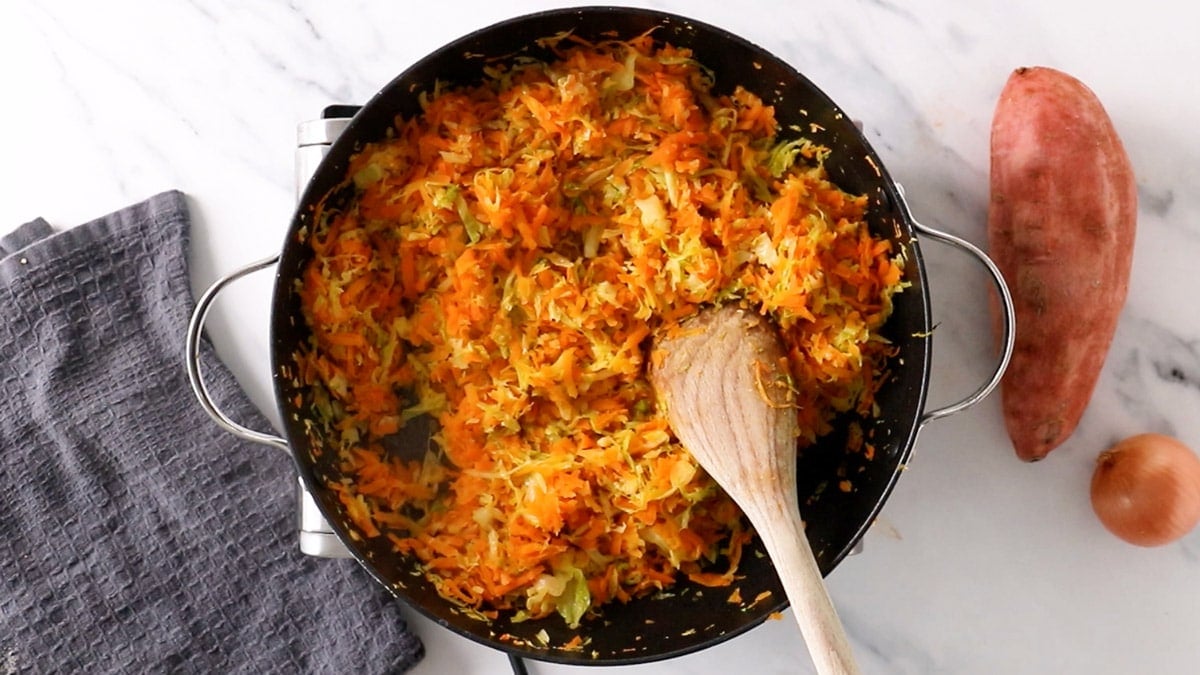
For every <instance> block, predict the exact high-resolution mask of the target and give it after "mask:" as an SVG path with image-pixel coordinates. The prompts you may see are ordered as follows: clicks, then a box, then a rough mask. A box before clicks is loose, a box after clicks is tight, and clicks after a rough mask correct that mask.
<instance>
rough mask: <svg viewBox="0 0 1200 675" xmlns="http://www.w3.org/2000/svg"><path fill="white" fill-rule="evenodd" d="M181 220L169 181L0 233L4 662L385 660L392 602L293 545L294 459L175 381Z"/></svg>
mask: <svg viewBox="0 0 1200 675" xmlns="http://www.w3.org/2000/svg"><path fill="white" fill-rule="evenodd" d="M188 223H189V220H188V209H187V202H186V200H185V198H184V196H183V195H182V194H181V193H179V192H167V193H163V194H160V195H157V196H154V197H152V198H150V199H149V200H147V201H145V202H142V203H139V204H136V205H133V206H130V207H128V208H126V209H123V210H121V211H118V212H116V213H113V214H111V215H108V216H105V217H103V218H100V219H98V220H95V221H93V222H90V223H87V224H86V225H82V226H80V227H77V228H74V229H70V230H67V231H65V232H61V233H58V234H55V233H53V232H52V230H51V228H50V226H49V225H47V224H46V223H45V222H44V221H40V220H39V221H34V222H32V223H29V224H27V225H25V226H23V227H21V228H20V229H18V230H17V231H15V232H13V233H12V234H10V235H9V236H7V237H4V238H3V240H0V673H16V672H21V673H24V672H55V673H63V672H70V673H104V672H121V673H144V672H204V673H218V672H219V673H230V672H244V673H268V672H271V673H274V672H279V673H308V672H329V673H399V672H403V671H405V670H407V669H408V668H409V667H411V666H412V665H413V664H415V663H416V662H417V661H419V660H420V658H421V656H422V655H423V648H422V646H421V643H420V641H419V640H418V639H417V637H416V636H414V635H413V634H412V633H410V632H409V631H408V629H407V628H406V626H405V623H404V620H403V618H402V617H401V613H400V608H399V607H398V606H397V605H398V603H397V602H395V601H394V600H392V599H391V598H390V596H388V594H387V592H386V591H385V590H383V589H382V588H381V587H379V586H378V585H376V584H375V583H374V582H373V581H371V580H370V578H369V576H368V575H367V574H366V572H365V571H364V570H362V569H361V568H360V567H358V566H357V564H356V563H354V562H353V561H349V560H317V559H312V558H309V557H307V556H305V555H303V554H301V553H300V552H299V550H298V548H297V545H296V524H295V522H296V521H295V517H296V516H295V510H296V508H297V504H296V497H295V477H294V473H293V471H292V465H291V462H290V460H289V459H288V458H287V457H286V456H285V455H284V453H281V452H279V451H277V450H272V449H270V448H267V447H262V446H256V445H253V444H251V443H247V442H244V441H240V440H238V439H236V438H235V437H233V436H231V435H229V434H228V433H226V432H225V431H223V430H221V429H220V428H218V427H217V426H216V425H215V424H213V423H212V422H211V421H210V420H209V419H208V417H207V416H206V415H205V414H204V412H203V411H202V410H201V409H200V407H199V406H198V405H197V404H196V402H195V401H194V399H193V398H192V394H191V390H190V389H189V388H188V383H187V379H186V374H185V368H184V352H185V350H184V336H185V331H186V326H187V322H188V317H189V314H190V312H191V309H192V305H193V300H192V295H191V291H190V289H189V286H188V274H187V244H188ZM202 358H203V362H204V364H205V381H206V382H207V383H208V384H209V386H210V388H211V390H212V394H213V396H214V398H215V399H216V401H217V403H218V404H219V405H220V406H221V407H222V409H224V410H225V411H227V412H229V413H230V414H231V416H233V417H234V418H235V419H239V420H241V421H243V422H244V423H246V424H248V425H249V426H252V427H257V428H262V429H266V428H268V426H267V422H266V421H265V420H264V419H263V418H262V416H261V415H260V414H259V412H258V411H257V410H256V409H255V408H254V406H253V405H252V404H251V403H250V401H249V400H248V399H247V398H246V397H245V395H244V394H243V393H242V392H241V391H240V390H239V388H238V386H237V384H236V382H235V381H234V379H233V377H232V375H231V374H230V373H229V371H228V370H227V369H225V368H224V367H223V366H222V365H221V364H220V362H219V361H218V359H217V357H216V355H215V353H214V352H213V350H212V349H211V347H210V346H209V345H208V344H207V343H206V344H205V345H204V350H203V354H202Z"/></svg>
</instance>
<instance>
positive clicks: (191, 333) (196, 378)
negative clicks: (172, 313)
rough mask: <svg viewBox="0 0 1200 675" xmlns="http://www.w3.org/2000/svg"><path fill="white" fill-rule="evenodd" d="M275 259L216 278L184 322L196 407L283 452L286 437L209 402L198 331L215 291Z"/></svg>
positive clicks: (276, 259)
mask: <svg viewBox="0 0 1200 675" xmlns="http://www.w3.org/2000/svg"><path fill="white" fill-rule="evenodd" d="M278 262H279V256H278V255H276V256H272V257H270V258H265V259H263V260H259V261H257V262H252V263H250V264H249V265H246V266H245V267H242V268H241V269H237V270H234V271H233V272H231V273H229V274H227V275H225V276H223V277H221V278H220V279H217V280H216V282H214V283H213V285H211V286H209V287H208V290H206V291H204V294H203V295H201V296H200V299H199V300H197V301H196V308H195V309H194V310H192V319H191V321H189V322H188V330H187V374H188V382H189V383H191V385H192V393H194V394H195V395H196V400H197V401H199V402H200V407H202V408H204V411H205V412H206V413H208V416H209V417H211V418H213V421H215V422H216V423H217V424H218V425H220V426H221V427H222V428H224V429H225V430H226V431H228V432H230V433H232V434H233V435H235V436H238V437H240V438H243V439H245V440H248V441H253V442H255V443H261V444H263V445H270V446H272V447H275V448H279V449H280V450H283V451H284V452H289V453H290V452H291V451H290V449H289V448H288V442H287V440H286V439H284V438H282V437H280V436H277V435H275V434H269V433H263V432H261V431H255V430H253V429H248V428H246V427H244V426H242V425H241V424H238V423H237V422H235V421H233V420H232V419H230V417H229V416H228V415H226V414H225V413H224V412H222V411H221V409H220V408H218V407H217V405H216V403H214V402H213V400H212V396H210V395H209V393H208V386H207V385H205V384H204V378H203V377H201V376H200V334H201V332H202V331H203V330H204V321H205V319H207V318H208V310H209V308H210V307H211V306H212V303H213V300H216V298H217V295H218V294H219V293H220V292H221V291H222V290H223V289H224V288H225V287H226V286H228V285H229V284H230V283H232V282H234V281H237V280H238V279H241V278H242V277H244V276H246V275H248V274H253V273H254V272H257V271H259V270H262V269H266V268H268V267H271V266H272V265H274V264H276V263H278Z"/></svg>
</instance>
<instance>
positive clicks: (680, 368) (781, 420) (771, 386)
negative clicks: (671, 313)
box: [650, 305, 798, 509]
mask: <svg viewBox="0 0 1200 675" xmlns="http://www.w3.org/2000/svg"><path fill="white" fill-rule="evenodd" d="M651 362H652V363H651V372H650V380H651V382H652V383H653V384H654V387H655V390H656V391H657V393H658V397H659V400H660V404H661V405H663V406H665V408H666V415H667V420H668V422H669V423H670V425H671V428H672V430H673V431H674V432H675V435H676V437H677V438H678V439H679V441H680V443H682V444H683V446H684V447H685V448H687V449H688V451H689V452H691V453H692V455H693V456H694V457H695V458H696V461H697V462H699V463H700V465H701V466H702V467H704V469H705V470H706V471H707V472H708V473H709V475H710V476H712V477H713V479H714V480H715V481H717V483H718V484H720V485H721V487H722V488H724V489H725V491H726V492H727V493H729V495H730V496H731V497H733V498H734V500H735V501H738V503H739V504H742V506H743V509H745V508H746V504H743V501H744V499H746V498H750V497H756V498H757V497H762V498H769V496H770V495H775V496H776V497H779V498H783V499H784V501H785V502H787V503H791V504H795V493H796V437H797V435H798V428H797V421H796V411H795V409H794V408H793V406H792V388H791V386H790V381H791V380H790V377H789V375H788V369H787V357H786V354H785V353H784V350H783V347H782V345H781V344H780V341H779V337H778V335H777V333H776V330H775V327H774V326H773V325H772V324H770V323H769V322H768V321H766V320H765V319H763V318H762V317H761V316H759V315H758V314H757V313H755V312H752V311H749V310H746V309H744V308H742V307H739V306H736V305H726V306H723V307H716V308H709V309H705V310H702V311H701V312H700V313H699V314H698V315H696V316H695V317H693V318H691V319H688V320H686V321H684V322H683V323H681V324H680V325H679V326H677V327H674V328H672V329H670V330H669V331H667V332H666V333H665V334H663V335H661V336H659V339H658V341H657V343H656V347H655V351H654V354H653V356H652V358H651Z"/></svg>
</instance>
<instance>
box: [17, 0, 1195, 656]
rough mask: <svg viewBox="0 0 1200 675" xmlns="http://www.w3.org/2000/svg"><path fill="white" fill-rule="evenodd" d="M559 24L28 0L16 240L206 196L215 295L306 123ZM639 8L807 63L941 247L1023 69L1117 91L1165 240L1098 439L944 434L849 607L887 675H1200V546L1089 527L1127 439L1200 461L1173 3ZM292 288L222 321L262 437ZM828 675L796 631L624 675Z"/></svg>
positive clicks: (937, 399) (889, 511)
mask: <svg viewBox="0 0 1200 675" xmlns="http://www.w3.org/2000/svg"><path fill="white" fill-rule="evenodd" d="M558 4H559V3H552V2H532V1H523V2H516V1H514V2H506V3H501V2H487V3H485V2H442V3H421V4H419V5H416V4H410V3H392V2H370V1H366V0H364V1H361V2H348V3H327V2H317V1H314V0H301V1H297V2H288V3H282V2H250V3H245V2H236V1H234V0H220V1H208V0H201V1H199V2H197V1H194V0H193V1H184V0H165V1H162V2H154V3H135V2H130V1H124V0H118V1H115V2H108V3H93V2H74V3H69V2H41V1H34V0H6V1H5V2H4V3H2V4H0V60H2V61H3V63H4V64H5V65H4V70H3V79H2V80H0V82H3V85H2V89H3V91H4V92H7V93H6V94H5V98H6V100H7V101H8V102H7V103H5V104H4V105H3V106H0V129H3V130H4V131H5V141H4V145H5V153H4V154H5V160H4V166H5V168H4V170H3V181H2V182H0V185H2V186H3V187H2V190H3V192H2V194H3V198H0V232H5V231H8V230H10V229H12V228H14V227H16V226H17V225H18V224H20V223H22V222H25V221H27V220H30V219H32V218H34V217H36V216H42V217H45V218H46V219H47V220H49V221H50V222H51V223H53V224H55V225H57V226H59V227H68V226H70V225H73V224H77V223H81V222H84V221H86V220H89V219H91V218H93V217H96V216H99V215H102V214H105V213H108V212H109V211H112V210H114V209H116V208H119V207H121V206H124V205H126V204H128V203H131V202H134V201H138V200H140V199H142V198H145V197H147V196H149V195H151V194H153V193H155V192H158V191H162V190H166V189H171V188H178V189H181V190H183V191H184V192H186V193H187V194H188V195H189V197H190V199H191V205H192V208H193V212H194V214H195V217H196V221H195V225H194V232H193V249H194V250H193V254H192V255H193V261H192V266H193V282H194V286H195V289H196V290H197V292H198V291H199V290H201V289H203V288H205V287H207V286H208V285H209V284H210V283H211V282H212V281H213V280H214V279H216V278H217V277H218V276H220V275H221V274H224V273H226V272H229V271H231V270H232V269H234V268H236V267H238V266H241V265H242V264H244V263H247V262H249V261H252V260H256V259H259V258H262V257H265V256H268V255H270V254H272V253H274V252H276V251H278V250H279V248H280V246H281V244H282V237H283V234H284V232H285V230H286V228H287V226H288V223H289V219H290V215H291V210H292V208H293V205H294V200H295V186H294V180H293V152H294V149H295V130H296V125H297V123H298V122H300V121H303V120H306V119H310V118H312V117H314V116H316V115H318V114H319V111H320V110H321V109H322V108H323V107H324V106H325V105H327V104H329V103H357V102H362V101H363V100H365V99H366V98H368V97H369V96H370V95H371V94H373V93H374V92H375V91H376V90H377V89H378V88H379V87H381V86H382V85H383V84H384V83H386V82H387V81H388V80H390V79H391V78H392V77H393V76H394V75H395V74H396V73H398V72H400V71H401V70H402V69H403V68H405V67H406V66H408V65H410V64H411V63H413V62H414V61H415V60H417V59H418V58H419V57H421V56H423V55H424V54H426V53H428V52H430V51H432V50H433V49H435V48H437V47H439V46H440V45H442V44H444V43H446V42H448V41H450V40H451V39H453V38H455V37H458V36H459V35H461V34H463V33H465V32H468V31H469V30H472V29H474V28H479V27H482V26H484V25H487V24H490V23H492V22H494V21H497V20H501V19H504V18H508V17H511V16H515V15H518V14H522V13H525V12H526V11H531V10H535V9H542V8H547V7H551V6H556V5H558ZM571 4H579V3H571ZM637 4H643V5H645V6H650V7H654V8H659V9H663V10H667V11H672V12H676V13H680V14H685V15H689V16H691V17H693V18H696V19H699V20H701V21H705V22H708V23H712V24H716V25H718V26H721V27H723V28H726V29H728V30H730V31H732V32H734V33H738V34H741V35H743V36H745V37H746V38H748V39H750V40H751V41H753V42H756V43H758V44H760V45H762V46H764V47H765V48H767V49H768V50H770V51H772V52H774V53H775V54H777V55H778V56H780V57H781V58H783V59H784V60H786V61H788V62H790V63H791V64H793V65H794V66H796V67H797V69H799V70H800V71H801V72H803V73H805V74H806V75H807V76H808V77H809V78H810V79H811V80H813V81H814V82H815V83H816V84H817V85H818V86H820V87H821V88H822V89H824V90H825V91H826V93H828V94H829V95H830V96H831V97H832V98H833V99H834V100H835V101H837V102H838V103H839V104H840V105H841V107H842V108H843V109H845V110H846V111H847V112H848V113H849V114H850V115H852V116H853V117H855V118H857V119H861V120H862V121H863V123H864V125H865V129H866V131H867V133H868V135H869V137H870V139H871V141H872V143H873V144H874V145H875V147H876V149H877V150H878V152H879V153H880V155H881V157H882V158H883V160H884V162H885V164H886V166H887V167H888V169H889V171H890V172H891V173H892V174H893V176H894V177H895V178H896V179H897V180H899V181H900V182H902V183H903V184H904V186H905V188H906V192H907V194H908V197H909V201H910V206H911V208H912V210H913V212H914V213H915V214H916V216H917V217H918V218H919V219H920V220H922V221H923V222H926V223H928V224H929V225H933V226H935V227H938V228H941V229H944V230H947V231H949V232H952V233H955V234H957V235H959V236H961V237H964V238H966V239H968V240H970V241H973V242H976V243H978V244H980V245H984V244H985V243H986V236H985V222H986V209H987V198H988V194H987V181H988V133H989V126H990V123H991V115H992V110H993V106H994V104H995V100H996V97H997V95H998V93H999V91H1000V88H1001V87H1002V86H1003V84H1004V81H1005V79H1006V78H1007V77H1008V74H1009V72H1010V71H1011V70H1013V69H1014V68H1016V67H1019V66H1029V65H1046V66H1053V67H1056V68H1059V69H1062V70H1065V71H1067V72H1069V73H1071V74H1073V75H1075V76H1077V77H1079V78H1080V79H1082V80H1083V81H1084V82H1086V83H1087V84H1088V85H1089V86H1091V88H1092V89H1093V90H1094V91H1095V92H1096V93H1097V95H1098V96H1099V97H1100V99H1101V100H1102V101H1103V102H1104V104H1105V106H1106V108H1107V109H1108V111H1109V113H1110V115H1111V116H1112V118H1113V120H1114V122H1115V124H1116V127H1117V128H1118V130H1119V131H1120V132H1121V135H1122V137H1123V139H1124V142H1125V145H1126V148H1127V150H1128V152H1129V155H1130V157H1131V159H1132V162H1133V166H1134V168H1135V171H1136V173H1137V176H1138V184H1139V195H1140V209H1139V211H1140V212H1139V217H1140V221H1139V230H1138V235H1137V243H1136V247H1135V251H1134V266H1133V278H1132V284H1131V288H1130V293H1129V299H1128V303H1127V305H1126V306H1125V308H1124V312H1123V314H1122V316H1121V322H1120V326H1119V328H1118V331H1117V336H1116V339H1115V342H1114V344H1113V346H1112V350H1111V352H1110V353H1109V356H1108V360H1107V362H1106V365H1105V370H1104V372H1103V375H1102V377H1101V380H1100V383H1099V386H1098V388H1097V390H1096V393H1095V396H1094V398H1093V400H1092V403H1091V406H1090V408H1089V409H1088V412H1087V414H1086V415H1085V417H1084V419H1083V422H1082V424H1081V425H1080V427H1079V429H1078V430H1077V432H1076V433H1075V434H1074V436H1073V437H1072V438H1071V439H1070V440H1069V441H1068V442H1067V443H1066V444H1065V445H1064V446H1062V447H1061V448H1059V449H1058V450H1056V451H1055V452H1054V453H1053V454H1052V455H1051V456H1050V457H1049V458H1048V459H1047V460H1045V461H1043V462H1041V463H1038V464H1025V463H1022V462H1020V461H1018V460H1017V459H1016V457H1015V456H1014V454H1013V452H1012V450H1011V447H1010V445H1009V442H1008V439H1007V437H1006V435H1005V432H1004V428H1003V424H1002V421H1001V416H1000V411H999V401H998V397H996V396H993V397H991V398H989V399H988V400H986V401H984V402H983V403H982V404H980V405H978V406H976V407H974V408H972V409H970V410H968V411H966V412H963V413H960V414H958V415H955V416H953V417H950V418H948V419H944V420H938V421H936V422H935V423H932V424H930V425H929V426H928V427H926V428H925V430H924V431H923V432H922V434H921V436H920V437H919V439H918V441H917V446H916V450H915V453H914V455H913V458H912V461H911V463H910V465H909V468H908V471H907V472H906V473H905V475H904V476H903V477H902V478H901V480H900V482H899V485H898V487H897V489H896V491H895V493H894V494H893V496H892V498H891V499H890V501H889V502H888V503H887V505H886V507H885V509H884V510H883V513H882V515H881V517H880V518H879V519H878V521H877V523H876V524H875V526H874V527H873V528H872V529H871V531H870V532H869V534H868V535H867V537H866V539H865V547H864V551H863V552H862V553H861V554H860V555H856V556H852V557H850V558H848V559H847V560H846V561H845V562H843V563H842V564H841V565H840V566H839V567H838V568H837V569H836V570H834V572H833V573H832V574H831V575H830V577H829V579H828V584H829V588H830V592H831V595H832V596H833V599H834V602H835V603H836V605H837V606H838V608H839V612H840V614H841V616H842V618H843V620H844V622H845V624H846V626H847V630H848V632H849V635H850V639H851V642H852V645H853V647H854V649H855V650H856V652H857V655H858V658H859V661H860V664H861V665H862V666H863V669H864V671H865V672H868V673H913V674H926V673H1057V674H1063V673H1080V674H1088V675H1103V674H1113V675H1116V674H1121V675H1124V674H1126V673H1191V672H1198V671H1200V639H1198V638H1197V636H1200V530H1197V531H1195V532H1192V533H1191V534H1190V535H1189V536H1187V537H1185V538H1184V539H1183V540H1181V541H1180V542H1178V543H1174V544H1171V545H1168V546H1164V547H1161V548H1156V549H1141V548H1136V547H1133V546H1130V545H1127V544H1124V543H1122V542H1121V541H1118V540H1117V539H1115V538H1114V537H1112V536H1111V535H1109V534H1108V533H1107V532H1106V531H1105V530H1104V529H1103V528H1102V527H1101V526H1100V524H1099V523H1098V522H1097V520H1096V519H1095V517H1094V516H1093V514H1092V511H1091V508H1090V505H1089V501H1088V483H1089V480H1090V476H1091V469H1092V466H1093V463H1094V461H1095V458H1096V456H1097V454H1098V453H1099V452H1100V451H1101V450H1103V449H1104V448H1105V447H1107V446H1108V445H1109V444H1110V443H1112V442H1113V441H1115V440H1116V439H1118V438H1121V437H1124V436H1127V435H1131V434H1134V433H1139V432H1144V431H1156V432H1163V433H1169V434H1173V435H1175V436H1177V437H1179V438H1180V439H1182V440H1183V441H1184V442H1185V443H1188V444H1189V445H1190V446H1192V447H1193V448H1197V449H1200V415H1198V414H1197V410H1200V312H1198V311H1197V310H1196V303H1195V301H1194V300H1189V299H1188V298H1189V297H1190V296H1191V293H1192V292H1194V291H1195V290H1196V282H1195V279H1196V276H1195V273H1194V270H1195V265H1196V263H1195V261H1196V260H1197V259H1198V258H1200V130H1197V125H1196V123H1195V120H1197V119H1200V75H1197V71H1196V69H1195V68H1193V67H1191V66H1190V65H1187V64H1193V63H1196V62H1197V60H1198V59H1200V42H1198V41H1196V40H1195V35H1194V25H1192V24H1191V23H1190V22H1189V21H1188V20H1186V19H1183V18H1180V16H1179V12H1178V11H1177V9H1178V7H1177V6H1173V5H1171V4H1169V3H1166V2H1157V1H1155V0H1150V1H1148V2H1140V3H1095V2H1085V1H1084V0H1071V1H1067V2H1054V1H1049V2H1048V1H1045V0H1019V1H1007V0H1005V1H1002V0H984V1H980V2H970V3H965V2H954V1H953V0H921V1H917V2H906V3H900V2H888V1H881V0H855V1H847V2H820V3H817V2H794V3H786V4H785V3H772V2H766V1H762V2H755V1H754V0H743V1H742V2H730V1H729V0H692V1H691V2H677V1H669V2H667V1H663V2H647V3H637ZM923 250H924V252H925V255H926V262H927V266H928V277H929V285H930V287H931V294H932V302H933V309H934V317H935V321H937V322H938V324H939V328H938V330H937V331H936V333H935V336H934V365H933V376H932V381H931V383H930V398H931V405H939V404H944V403H949V402H952V401H955V400H957V399H959V398H961V397H962V396H964V395H965V394H967V393H969V392H970V391H972V390H973V389H974V388H975V387H976V386H977V385H978V384H979V383H980V382H981V381H982V380H983V379H984V378H985V377H986V376H987V374H988V372H989V370H990V369H991V367H992V359H993V358H994V357H993V355H992V343H991V339H990V336H989V323H988V315H987V305H986V294H987V281H986V278H985V277H984V275H983V273H982V271H981V270H982V268H981V267H980V266H978V265H977V264H976V263H974V262H972V261H971V260H969V259H966V258H965V257H964V256H962V255H961V254H959V253H957V252H956V251H954V250H952V249H947V248H946V247H943V246H939V245H937V244H930V245H927V246H924V247H923ZM269 276H270V275H257V276H255V277H250V278H248V279H246V280H244V281H242V282H239V285H238V287H237V288H238V289H239V290H238V291H237V293H236V294H235V295H236V297H235V298H234V299H224V300H223V301H221V302H219V303H218V305H217V306H216V307H215V309H214V311H213V316H212V320H211V321H210V331H211V334H212V337H213V340H214V342H215V343H216V345H217V348H218V350H219V351H220V353H221V355H222V357H223V358H224V359H225V360H226V361H227V362H228V363H229V364H230V365H231V366H232V367H233V369H234V371H235V372H236V373H237V374H238V376H239V378H240V379H241V381H242V383H243V384H244V386H245V387H246V389H247V391H249V393H250V395H251V396H252V398H253V399H254V400H255V401H256V402H257V403H258V404H259V405H260V407H262V408H263V409H264V410H273V407H274V406H273V403H272V401H271V394H270V391H269V379H268V372H267V367H266V363H267V357H266V354H267V325H266V319H265V317H266V315H267V312H268V311H269V300H268V296H269V290H270V279H269V278H268V277H269ZM264 452H270V450H267V449H264ZM410 616H411V621H412V624H413V625H414V627H415V628H416V629H417V630H418V632H419V633H420V635H421V636H422V638H423V639H424V640H425V641H426V644H427V646H428V656H427V657H426V659H425V661H424V663H422V664H421V665H420V666H418V667H417V668H416V669H415V670H414V671H412V672H413V673H414V675H428V674H432V673H459V674H461V675H467V674H470V673H497V672H504V671H505V670H506V669H507V664H506V661H505V659H504V657H503V656H502V655H500V654H498V653H497V652H494V651H491V650H489V649H487V648H485V647H482V646H479V645H476V644H474V643H470V642H468V641H466V640H465V639H463V638H459V637H457V636H455V635H453V634H451V633H450V632H449V631H447V630H446V629H443V628H441V627H439V626H437V625H435V624H433V623H431V622H429V621H427V620H425V619H422V618H420V617H419V616H418V615H417V614H416V612H412V613H411V615H410ZM785 618H786V617H785ZM808 669H809V665H808V659H807V657H806V656H805V654H804V648H803V644H802V642H801V638H800V635H799V632H798V630H797V628H796V627H795V625H794V623H793V622H792V621H790V619H789V620H782V621H772V622H768V623H767V624H765V625H763V626H762V627H760V628H757V629H755V630H753V631H751V632H750V633H748V634H746V635H743V636H741V637H738V638H735V639H732V640H730V641H727V642H725V643H723V644H721V645H719V646H716V647H713V648H711V649H708V650H705V651H703V652H700V653H697V654H694V655H691V656H686V657H682V658H680V659H676V660H672V661H666V662H659V663H653V664H645V665H639V666H627V667H620V668H614V669H613V671H614V672H620V673H629V674H630V675H633V674H638V675H654V674H661V673H699V674H703V673H711V674H714V675H715V674H717V673H728V672H753V673H756V675H766V674H768V673H802V672H809V670H808ZM583 670H584V669H582V668H571V667H566V666H558V665H551V664H545V663H533V664H531V666H530V671H531V672H533V673H538V674H541V675H550V674H552V673H555V674H560V673H572V672H582V671H583Z"/></svg>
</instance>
